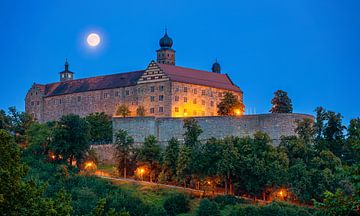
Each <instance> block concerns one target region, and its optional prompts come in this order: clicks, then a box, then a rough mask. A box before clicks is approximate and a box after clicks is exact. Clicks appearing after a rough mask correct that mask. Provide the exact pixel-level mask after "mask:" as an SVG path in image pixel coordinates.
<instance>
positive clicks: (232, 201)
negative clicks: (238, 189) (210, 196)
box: [214, 195, 245, 207]
mask: <svg viewBox="0 0 360 216" xmlns="http://www.w3.org/2000/svg"><path fill="white" fill-rule="evenodd" d="M214 201H215V202H216V203H217V204H219V205H220V207H224V206H226V205H236V204H239V203H245V200H243V199H239V198H236V197H235V196H232V195H224V196H221V195H219V196H216V197H215V198H214Z"/></svg>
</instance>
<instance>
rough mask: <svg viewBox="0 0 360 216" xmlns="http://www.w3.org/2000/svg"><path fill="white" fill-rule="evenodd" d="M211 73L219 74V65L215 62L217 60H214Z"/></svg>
mask: <svg viewBox="0 0 360 216" xmlns="http://www.w3.org/2000/svg"><path fill="white" fill-rule="evenodd" d="M211 71H212V72H214V73H221V67H220V64H219V63H218V62H217V59H216V60H215V63H214V64H213V65H212V67H211Z"/></svg>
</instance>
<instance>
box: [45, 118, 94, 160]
mask: <svg viewBox="0 0 360 216" xmlns="http://www.w3.org/2000/svg"><path fill="white" fill-rule="evenodd" d="M89 134H90V133H89V126H88V123H87V122H86V121H85V119H83V118H80V116H78V115H73V114H70V115H67V116H63V117H61V119H60V121H59V122H58V123H57V124H56V126H55V128H54V132H53V140H52V142H51V144H50V147H51V149H52V150H53V151H54V153H55V154H56V155H61V157H62V158H63V160H65V161H69V164H70V165H72V162H73V161H74V160H76V163H77V165H79V164H78V162H80V161H81V160H82V159H83V158H84V156H85V154H86V152H87V151H88V150H89V148H90V145H89V136H90V135H89Z"/></svg>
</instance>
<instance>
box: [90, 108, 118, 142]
mask: <svg viewBox="0 0 360 216" xmlns="http://www.w3.org/2000/svg"><path fill="white" fill-rule="evenodd" d="M85 120H86V121H87V122H88V123H89V127H90V137H89V140H90V142H92V143H110V142H111V139H112V123H111V118H110V117H109V116H107V115H106V114H105V113H104V112H101V113H98V112H97V113H91V114H90V115H88V116H86V117H85Z"/></svg>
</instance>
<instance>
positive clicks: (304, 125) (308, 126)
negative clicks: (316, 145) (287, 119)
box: [295, 118, 315, 144]
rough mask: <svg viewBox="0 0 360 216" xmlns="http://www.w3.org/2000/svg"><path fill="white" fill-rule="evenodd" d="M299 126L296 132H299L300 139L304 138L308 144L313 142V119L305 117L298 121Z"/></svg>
mask: <svg viewBox="0 0 360 216" xmlns="http://www.w3.org/2000/svg"><path fill="white" fill-rule="evenodd" d="M296 123H297V126H296V128H295V133H297V134H298V135H299V137H300V139H302V140H304V142H305V143H306V144H310V143H312V141H313V140H314V135H315V130H314V127H313V121H312V120H311V119H307V118H306V119H303V120H302V121H296Z"/></svg>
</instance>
